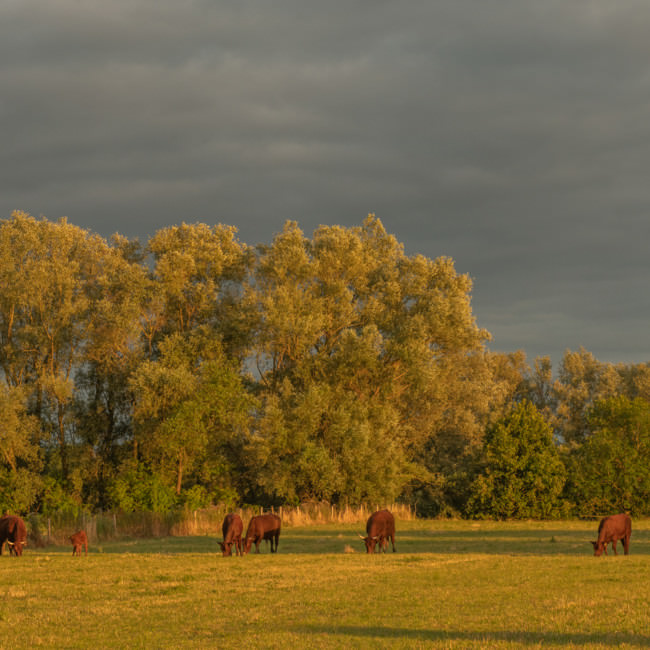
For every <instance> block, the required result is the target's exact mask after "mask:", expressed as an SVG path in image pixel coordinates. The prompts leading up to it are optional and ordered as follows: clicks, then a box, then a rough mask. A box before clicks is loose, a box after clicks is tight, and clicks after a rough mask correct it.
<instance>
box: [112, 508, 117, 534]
mask: <svg viewBox="0 0 650 650" xmlns="http://www.w3.org/2000/svg"><path fill="white" fill-rule="evenodd" d="M113 534H114V535H115V537H117V517H116V516H115V513H113Z"/></svg>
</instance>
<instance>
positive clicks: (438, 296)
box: [251, 215, 490, 500]
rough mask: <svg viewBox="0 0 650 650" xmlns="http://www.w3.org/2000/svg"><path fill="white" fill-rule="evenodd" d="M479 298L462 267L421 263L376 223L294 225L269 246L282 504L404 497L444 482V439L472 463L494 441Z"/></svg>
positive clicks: (274, 459) (265, 352)
mask: <svg viewBox="0 0 650 650" xmlns="http://www.w3.org/2000/svg"><path fill="white" fill-rule="evenodd" d="M470 290H471V281H470V279H469V278H468V277H467V276H465V275H458V274H457V273H456V271H455V269H454V265H453V262H452V261H451V260H450V259H448V258H440V259H438V260H428V259H426V258H425V257H423V256H413V257H409V256H407V255H406V254H405V253H404V250H403V247H402V245H401V244H399V243H398V242H397V240H396V239H395V238H394V237H393V236H391V235H388V234H387V233H386V231H385V230H384V228H383V226H382V225H381V222H380V221H379V220H378V219H376V218H375V217H374V215H370V216H369V217H368V218H367V219H366V220H365V221H364V223H363V224H362V225H361V226H360V227H356V228H342V227H339V226H331V227H326V226H322V227H320V228H319V229H318V230H317V231H316V232H315V233H314V236H313V239H312V240H309V239H307V238H306V237H305V236H304V235H303V233H302V232H301V231H300V229H299V228H298V226H297V225H296V224H295V223H293V222H288V223H287V224H286V226H285V228H284V230H283V231H282V232H281V233H280V234H278V235H277V236H276V237H275V239H274V240H273V242H272V244H271V245H269V246H266V247H262V248H261V249H260V255H259V264H258V266H257V273H256V276H255V280H254V285H253V287H252V289H251V291H252V293H253V295H254V297H255V299H256V302H257V304H258V306H259V313H260V318H261V320H260V329H259V337H258V347H257V357H256V358H257V367H258V370H259V375H260V389H261V394H262V397H263V400H264V404H265V405H266V409H265V410H264V411H263V413H262V416H261V417H260V418H259V423H258V424H259V431H258V432H257V435H256V437H255V445H254V447H255V448H256V449H257V455H256V456H255V458H256V462H257V463H258V466H260V467H261V468H262V479H261V480H262V483H264V485H265V486H266V489H267V490H270V489H271V488H270V478H269V479H264V478H263V477H264V476H268V477H271V476H282V477H286V480H283V481H280V482H279V483H278V484H281V485H282V486H283V487H282V488H281V491H282V493H281V494H280V495H279V496H291V498H330V499H332V498H333V499H335V500H336V499H350V498H353V499H357V500H364V499H368V498H379V497H380V496H381V497H382V498H394V497H396V496H397V495H398V494H399V493H400V492H401V490H402V489H403V488H404V487H405V486H406V485H407V484H408V483H409V482H410V481H412V480H417V481H419V482H424V483H426V482H427V481H430V480H433V479H432V478H431V468H430V467H429V464H430V459H431V457H432V456H436V455H437V454H438V447H439V446H442V444H441V443H440V440H441V436H445V435H446V436H447V437H448V438H452V437H453V438H455V440H456V446H457V447H459V448H461V455H462V454H463V453H464V452H465V449H466V447H467V445H468V444H469V443H470V442H471V441H472V440H474V439H477V438H480V432H481V418H482V416H483V415H484V411H485V409H486V407H487V403H488V402H489V398H488V397H487V390H488V388H487V386H486V385H485V383H484V382H483V379H484V378H485V377H484V376H483V375H481V374H480V373H479V375H475V374H474V370H475V369H476V368H477V367H480V368H482V369H483V370H484V375H485V376H487V375H489V374H490V373H489V370H486V369H485V362H484V359H483V344H484V342H485V340H486V339H487V337H488V335H487V333H486V332H485V331H483V330H481V329H479V328H478V327H477V326H476V323H475V321H474V317H473V315H472V313H471V308H470V296H469V293H470ZM307 405H309V406H307ZM481 409H483V410H481ZM479 411H481V412H480V413H479ZM342 431H345V433H342ZM365 445H367V446H368V450H367V451H366V450H365V447H364V446H365ZM344 447H347V449H348V450H347V451H346V449H344ZM373 449H374V451H375V453H371V452H372V450H373ZM274 451H275V452H278V451H279V452H282V451H284V452H285V453H279V455H278V453H273V452H274ZM355 454H356V457H357V458H360V459H363V461H362V462H361V465H362V466H363V467H365V468H367V469H366V472H365V474H364V473H363V472H360V471H359V469H360V467H359V464H355V463H354V462H352V459H353V458H354V457H355ZM346 457H347V458H349V459H350V462H349V463H346V462H345V461H344V459H345V458H346ZM309 459H312V461H310V460H309ZM456 460H457V455H456ZM445 469H446V468H445ZM370 475H372V476H370ZM315 478H318V479H319V481H316V480H315ZM358 483H361V484H363V485H359V484H358ZM378 485H379V486H383V487H381V489H379V488H378V487H377V486H378ZM363 486H365V487H363ZM274 489H275V491H276V492H277V491H278V489H279V488H277V487H276V488H274Z"/></svg>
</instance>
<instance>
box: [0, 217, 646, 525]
mask: <svg viewBox="0 0 650 650" xmlns="http://www.w3.org/2000/svg"><path fill="white" fill-rule="evenodd" d="M471 288H472V283H471V280H470V278H469V277H468V276H467V275H464V274H459V273H457V271H456V269H455V267H454V262H453V260H452V259H450V258H447V257H441V258H438V259H435V260H431V259H428V258H426V257H424V256H422V255H413V256H409V255H407V254H405V252H404V247H403V246H402V245H401V244H400V243H399V242H398V241H397V240H396V239H395V237H394V236H392V235H390V234H388V233H387V232H386V231H385V229H384V228H383V226H382V224H381V222H380V221H379V219H377V218H376V217H375V216H374V215H369V216H368V218H367V219H365V220H364V221H363V223H362V224H361V225H360V226H358V227H352V228H344V227H341V226H321V227H320V228H318V229H317V230H316V231H315V232H314V233H313V236H312V237H311V238H308V237H306V236H305V234H304V233H303V232H302V231H301V230H300V228H299V227H298V224H296V223H295V222H291V221H289V222H287V223H286V224H285V226H284V228H283V230H282V231H281V232H280V233H278V234H277V235H276V236H275V237H274V238H273V240H272V242H271V243H270V244H260V245H257V246H250V245H247V244H245V243H243V242H241V241H239V240H238V238H237V232H236V229H235V228H234V227H231V226H224V225H214V226H209V225H206V224H182V225H181V226H173V227H169V228H164V229H162V230H160V231H158V232H157V233H156V234H155V235H153V236H152V237H151V238H150V239H149V241H148V242H147V243H146V244H144V245H143V244H140V242H139V241H137V240H129V239H127V238H125V237H122V236H120V235H114V236H113V237H112V238H111V239H110V240H106V239H104V238H102V237H99V236H98V235H96V234H94V233H92V232H90V231H87V230H84V229H82V228H79V227H77V226H74V225H72V224H70V223H68V222H67V220H66V219H61V220H59V221H57V222H52V221H49V220H47V219H45V218H40V219H36V218H34V217H32V216H30V215H28V214H26V213H24V212H14V213H13V214H12V215H11V218H9V219H4V220H0V368H1V370H0V372H1V373H2V379H3V380H4V381H3V382H1V388H0V422H2V425H1V426H0V488H1V489H0V507H2V509H3V511H4V510H9V511H14V512H23V513H24V512H28V511H39V512H43V513H47V512H55V511H59V512H60V511H66V510H68V511H77V512H78V511H80V510H84V511H99V510H110V509H119V510H122V511H125V512H131V511H136V510H144V511H153V512H166V511H169V510H171V509H174V508H178V507H182V506H186V507H190V508H198V507H205V506H207V505H209V504H212V503H229V504H233V505H243V504H257V505H265V506H271V505H273V506H279V505H295V504H298V503H302V502H305V501H326V502H329V503H332V504H349V505H359V504H364V503H382V502H383V503H386V502H393V501H395V500H400V501H402V502H405V503H409V504H411V505H413V506H415V507H416V508H417V511H418V512H419V513H421V514H423V515H427V516H445V515H453V516H466V517H497V518H511V517H526V518H528V517H541V518H550V517H560V516H576V515H579V516H594V515H598V514H601V513H607V512H611V511H615V510H620V509H625V510H628V511H630V512H633V513H635V514H648V513H650V462H648V461H649V460H650V366H649V365H648V364H647V363H642V364H638V365H623V364H618V365H614V364H606V363H601V362H599V361H598V360H596V359H595V358H594V357H593V355H592V354H591V353H589V352H588V351H586V350H584V349H580V350H578V351H567V352H566V354H565V356H564V358H563V359H562V361H561V364H560V366H559V368H558V369H557V372H555V373H554V372H553V368H552V366H551V363H550V360H549V359H548V358H537V359H535V360H534V361H533V362H532V363H530V364H529V362H528V361H527V359H526V357H525V355H524V353H523V352H521V351H515V352H512V353H509V354H504V353H495V352H491V351H490V350H489V340H490V335H489V333H488V332H487V331H485V330H484V329H481V328H480V327H479V326H478V325H477V322H476V318H475V316H474V315H473V313H472V309H471Z"/></svg>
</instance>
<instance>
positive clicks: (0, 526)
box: [0, 515, 27, 556]
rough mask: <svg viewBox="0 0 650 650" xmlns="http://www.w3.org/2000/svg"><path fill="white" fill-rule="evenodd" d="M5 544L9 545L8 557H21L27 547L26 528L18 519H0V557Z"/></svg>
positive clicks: (10, 517)
mask: <svg viewBox="0 0 650 650" xmlns="http://www.w3.org/2000/svg"><path fill="white" fill-rule="evenodd" d="M5 542H7V544H8V545H9V555H16V556H19V555H22V554H23V547H25V546H27V528H26V527H25V522H24V521H23V520H22V519H21V518H20V517H14V516H13V515H6V516H4V517H2V519H0V555H2V549H3V547H4V545H5Z"/></svg>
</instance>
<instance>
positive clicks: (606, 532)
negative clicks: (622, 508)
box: [591, 514, 632, 556]
mask: <svg viewBox="0 0 650 650" xmlns="http://www.w3.org/2000/svg"><path fill="white" fill-rule="evenodd" d="M631 535H632V520H631V519H630V517H629V515H626V514H620V515H611V516H609V517H604V518H603V519H601V520H600V525H599V526H598V539H597V540H596V541H595V542H591V543H592V545H593V547H594V555H596V556H598V555H602V553H603V552H604V553H605V555H607V544H609V543H610V542H611V543H612V548H613V549H614V555H618V552H617V551H616V542H618V540H619V539H620V540H622V541H623V551H624V553H625V555H627V554H628V553H629V552H630V536H631Z"/></svg>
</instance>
